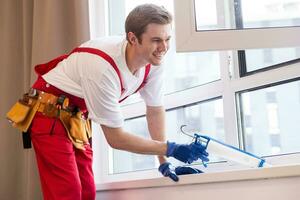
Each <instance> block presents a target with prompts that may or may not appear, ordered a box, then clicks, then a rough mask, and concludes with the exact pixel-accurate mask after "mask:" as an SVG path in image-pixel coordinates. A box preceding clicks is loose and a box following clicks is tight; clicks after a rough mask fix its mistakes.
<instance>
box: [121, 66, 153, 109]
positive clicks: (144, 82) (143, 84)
mask: <svg viewBox="0 0 300 200" xmlns="http://www.w3.org/2000/svg"><path fill="white" fill-rule="evenodd" d="M150 68H151V65H150V64H148V65H146V67H145V74H144V79H143V82H142V84H141V85H140V86H139V87H138V89H136V90H135V92H134V93H137V92H138V91H139V90H140V89H141V88H142V87H144V86H145V84H146V83H147V77H148V75H149V72H150ZM128 97H129V95H128V96H126V97H124V98H123V99H121V100H120V101H119V103H121V102H122V101H124V100H125V99H127V98H128Z"/></svg>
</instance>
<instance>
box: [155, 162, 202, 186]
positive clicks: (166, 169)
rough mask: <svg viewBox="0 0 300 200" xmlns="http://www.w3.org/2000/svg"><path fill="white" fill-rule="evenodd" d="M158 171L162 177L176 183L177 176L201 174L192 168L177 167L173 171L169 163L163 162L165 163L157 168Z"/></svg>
mask: <svg viewBox="0 0 300 200" xmlns="http://www.w3.org/2000/svg"><path fill="white" fill-rule="evenodd" d="M158 171H160V172H161V173H162V175H163V176H165V177H169V178H171V179H172V180H173V181H175V182H177V181H178V180H179V178H178V176H177V175H185V174H199V173H203V172H202V171H201V170H199V169H196V168H193V167H181V166H178V167H176V168H175V170H174V169H173V167H172V165H171V163H169V162H165V163H163V164H161V165H160V166H159V168H158Z"/></svg>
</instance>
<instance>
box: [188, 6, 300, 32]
mask: <svg viewBox="0 0 300 200" xmlns="http://www.w3.org/2000/svg"><path fill="white" fill-rule="evenodd" d="M194 1H195V2H194V3H195V12H196V24H197V30H199V31H200V30H218V29H242V28H265V27H285V26H299V25H300V0H240V1H234V0H220V1H219V0H218V1H216V0H194Z"/></svg>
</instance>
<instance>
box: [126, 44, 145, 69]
mask: <svg viewBox="0 0 300 200" xmlns="http://www.w3.org/2000/svg"><path fill="white" fill-rule="evenodd" d="M125 59H126V64H127V66H128V69H129V71H130V72H131V73H132V74H135V73H136V72H137V71H138V70H139V69H140V68H142V67H143V66H145V65H146V64H144V63H142V62H141V60H139V59H138V58H137V56H136V53H135V49H134V48H133V46H132V45H131V44H130V43H127V46H126V50H125Z"/></svg>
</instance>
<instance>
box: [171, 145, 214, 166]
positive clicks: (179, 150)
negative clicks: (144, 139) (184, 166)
mask: <svg viewBox="0 0 300 200" xmlns="http://www.w3.org/2000/svg"><path fill="white" fill-rule="evenodd" d="M166 156H167V157H174V158H176V159H177V160H180V161H181V162H184V163H189V164H191V163H192V162H194V161H196V160H198V159H201V160H202V161H203V162H207V161H209V159H208V153H207V152H206V151H205V146H203V145H202V144H200V143H194V142H193V143H190V144H176V143H175V142H169V141H168V142H167V152H166Z"/></svg>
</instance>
